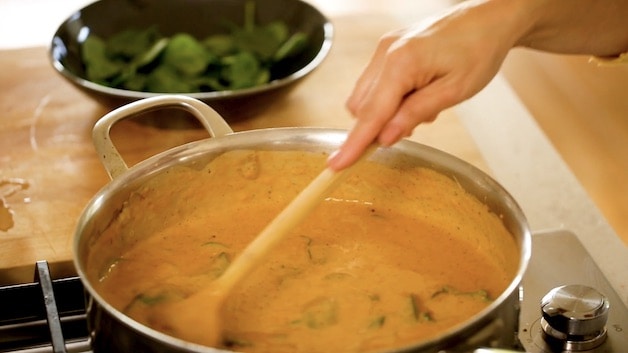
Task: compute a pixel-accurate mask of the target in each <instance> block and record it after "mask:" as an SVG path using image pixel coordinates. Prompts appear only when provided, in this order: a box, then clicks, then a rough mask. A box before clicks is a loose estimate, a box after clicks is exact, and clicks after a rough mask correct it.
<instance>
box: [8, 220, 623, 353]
mask: <svg viewBox="0 0 628 353" xmlns="http://www.w3.org/2000/svg"><path fill="white" fill-rule="evenodd" d="M46 270H47V264H45V262H44V263H41V262H40V263H37V264H36V269H35V272H36V276H35V277H36V282H33V283H28V284H20V285H13V286H7V287H0V352H22V353H44V352H53V353H57V352H59V353H61V352H68V353H74V352H76V353H78V352H89V351H90V346H89V340H88V338H87V337H88V328H87V324H86V316H85V306H84V303H85V297H84V295H85V294H84V291H83V286H82V284H81V282H80V280H79V278H78V277H71V278H63V279H57V280H51V279H50V278H47V279H46V278H45V277H46V276H49V272H48V273H46ZM42 276H43V278H42ZM40 279H41V280H40ZM569 284H579V285H586V286H589V287H592V288H595V289H596V290H598V291H599V292H600V293H602V294H604V295H605V296H606V297H607V298H608V301H609V303H610V310H609V315H608V322H607V325H606V326H607V332H608V338H607V339H606V341H605V342H604V343H603V344H602V345H601V346H600V347H597V348H595V349H593V350H588V351H586V353H614V352H622V351H623V350H625V349H626V347H628V309H627V308H626V307H625V306H624V305H623V303H622V301H621V300H620V298H619V297H618V296H617V294H616V293H615V291H614V290H613V289H612V287H611V286H610V284H609V283H608V281H607V280H606V278H605V277H604V275H603V273H602V272H601V271H600V270H599V268H598V267H597V265H596V264H595V262H594V261H593V259H592V258H591V257H590V256H589V254H588V252H587V251H586V249H584V247H583V246H582V244H581V243H580V242H579V240H578V239H577V237H576V236H575V235H574V234H573V233H571V232H568V231H547V232H540V233H535V234H534V235H533V236H532V258H531V260H530V264H529V267H528V270H527V272H526V275H525V276H524V279H523V281H522V285H521V289H520V293H521V297H522V301H521V312H520V320H519V322H520V327H519V332H518V338H519V341H520V344H521V346H522V347H523V349H525V351H526V352H531V353H554V352H557V350H556V349H554V350H552V348H551V347H550V346H548V345H547V344H546V343H545V341H544V340H543V338H542V334H541V331H542V330H541V325H540V321H541V320H540V318H541V313H540V301H541V298H542V297H543V296H544V295H545V294H546V293H547V292H549V291H550V290H552V289H553V288H555V287H558V286H562V285H569ZM46 285H48V286H50V288H52V293H53V294H52V295H51V294H50V293H46V289H45V287H46ZM42 288H43V289H42ZM43 293H46V294H43ZM51 302H52V304H54V308H51ZM51 310H52V312H51ZM51 314H52V315H53V317H54V316H56V317H58V318H59V320H58V322H59V325H60V328H55V327H54V324H53V325H49V324H48V320H47V317H48V316H47V315H51ZM53 321H54V320H53ZM57 331H60V332H61V335H62V339H61V343H59V342H58V337H57V338H56V339H54V338H53V339H51V337H54V336H55V335H59V332H57ZM51 332H52V333H51ZM513 349H515V347H513ZM558 351H559V352H560V350H558ZM563 352H570V351H569V350H566V351H563Z"/></svg>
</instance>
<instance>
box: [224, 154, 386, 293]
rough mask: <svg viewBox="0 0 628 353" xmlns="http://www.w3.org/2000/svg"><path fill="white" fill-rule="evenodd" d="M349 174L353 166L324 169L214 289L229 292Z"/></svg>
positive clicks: (235, 262)
mask: <svg viewBox="0 0 628 353" xmlns="http://www.w3.org/2000/svg"><path fill="white" fill-rule="evenodd" d="M376 148H377V147H376V146H371V147H369V148H368V149H367V151H366V152H365V153H364V154H363V155H362V156H361V158H360V160H363V159H366V158H367V157H368V156H369V155H370V154H372V153H373V152H374V151H375V150H376ZM358 162H359V161H358ZM356 164H357V163H356ZM354 165H355V164H354ZM351 170H353V166H351V167H348V168H345V169H343V170H341V171H338V172H336V171H333V170H331V169H329V168H325V170H323V171H322V172H321V173H320V174H319V175H318V176H317V177H316V178H315V179H314V180H313V181H312V182H310V184H309V185H308V186H307V187H306V188H305V189H303V190H302V191H301V192H300V193H299V194H298V195H297V196H296V197H295V198H294V199H293V200H292V201H291V202H290V203H289V204H288V206H286V208H284V209H283V211H281V213H279V215H278V216H277V217H275V219H273V220H272V221H271V222H270V223H269V224H268V225H267V226H266V227H265V228H264V229H263V230H262V232H261V233H259V235H258V236H257V237H256V238H255V239H254V240H253V241H252V242H251V243H249V245H248V246H247V247H246V248H245V249H244V251H243V252H242V253H241V254H240V255H239V256H238V257H237V258H236V259H235V261H234V262H233V263H232V264H231V265H230V266H229V267H228V268H227V270H226V271H225V272H224V273H223V274H222V276H220V277H219V278H218V279H217V280H216V281H215V282H214V286H213V287H214V288H215V289H218V290H219V291H222V292H229V291H230V290H231V288H233V287H234V286H235V285H236V284H237V283H238V282H239V281H240V280H241V279H242V278H244V277H246V276H247V275H248V274H249V273H250V272H251V271H252V270H253V269H254V267H255V265H256V264H259V263H260V260H261V259H262V258H263V257H264V256H266V255H267V254H268V253H269V252H270V251H271V250H272V249H273V248H274V247H275V246H276V245H277V244H278V243H279V242H280V241H281V240H282V239H283V238H284V236H285V235H286V234H287V233H288V232H290V231H291V230H292V229H294V228H295V227H296V226H297V225H298V224H299V223H301V221H303V220H304V219H305V218H306V217H307V216H308V215H309V214H310V213H311V212H312V210H314V208H315V207H316V206H318V204H319V203H320V202H321V201H323V200H324V199H325V197H327V195H328V194H329V193H330V192H331V191H332V190H333V189H335V188H336V187H337V186H338V185H339V184H340V183H341V182H342V181H343V180H345V179H346V177H347V176H348V175H349V174H350V171H351Z"/></svg>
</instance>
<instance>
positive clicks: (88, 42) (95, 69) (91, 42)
mask: <svg viewBox="0 0 628 353" xmlns="http://www.w3.org/2000/svg"><path fill="white" fill-rule="evenodd" d="M81 55H82V59H83V61H84V62H85V73H86V75H87V78H88V79H89V80H91V81H94V82H98V83H104V82H106V80H107V79H109V78H111V77H114V76H115V75H117V74H119V73H120V72H121V71H122V69H123V67H124V65H123V64H121V63H119V62H116V61H113V60H110V59H109V57H108V56H107V51H106V45H105V42H104V41H103V40H102V39H100V38H99V37H97V36H89V37H87V39H85V42H83V46H82V47H81Z"/></svg>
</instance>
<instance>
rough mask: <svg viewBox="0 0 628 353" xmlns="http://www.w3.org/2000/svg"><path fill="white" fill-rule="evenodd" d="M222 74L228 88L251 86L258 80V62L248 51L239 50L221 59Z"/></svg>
mask: <svg viewBox="0 0 628 353" xmlns="http://www.w3.org/2000/svg"><path fill="white" fill-rule="evenodd" d="M223 64H224V65H225V68H224V70H223V72H222V76H223V78H224V80H225V81H226V82H229V88H230V89H241V88H247V87H252V86H255V85H256V84H257V82H258V81H259V75H260V69H261V68H260V63H259V61H257V59H256V58H255V56H254V55H253V54H251V53H250V52H246V51H244V52H240V53H238V54H235V55H232V56H228V57H226V58H224V59H223Z"/></svg>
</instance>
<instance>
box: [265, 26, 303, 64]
mask: <svg viewBox="0 0 628 353" xmlns="http://www.w3.org/2000/svg"><path fill="white" fill-rule="evenodd" d="M307 41H308V38H307V35H306V34H305V33H302V32H297V33H295V34H293V35H292V36H290V38H288V40H287V41H285V42H284V43H283V44H282V45H281V47H279V49H277V51H276V52H275V55H274V57H273V60H275V61H281V60H283V59H285V58H289V57H292V56H295V55H297V54H300V53H301V52H302V51H303V50H304V49H305V48H306V47H307Z"/></svg>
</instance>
